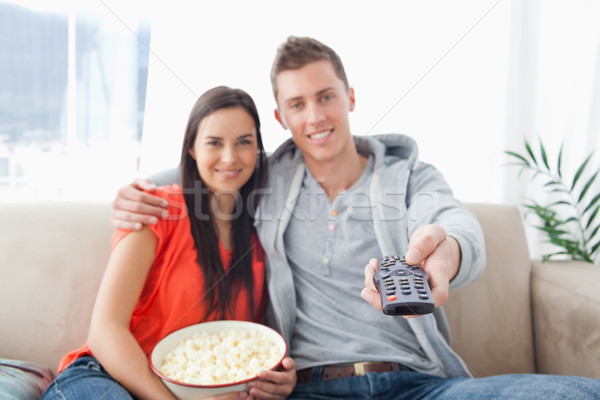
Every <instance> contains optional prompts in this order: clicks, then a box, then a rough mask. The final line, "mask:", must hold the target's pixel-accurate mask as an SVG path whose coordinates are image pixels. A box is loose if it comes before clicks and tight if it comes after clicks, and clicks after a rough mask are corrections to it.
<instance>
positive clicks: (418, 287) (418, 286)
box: [415, 283, 425, 289]
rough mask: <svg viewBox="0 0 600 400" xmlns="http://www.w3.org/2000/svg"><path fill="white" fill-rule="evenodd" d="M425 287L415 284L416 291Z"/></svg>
mask: <svg viewBox="0 0 600 400" xmlns="http://www.w3.org/2000/svg"><path fill="white" fill-rule="evenodd" d="M424 287H425V286H423V285H421V284H420V283H415V289H423V288H424Z"/></svg>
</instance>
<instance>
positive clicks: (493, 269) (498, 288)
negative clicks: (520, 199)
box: [444, 204, 535, 376]
mask: <svg viewBox="0 0 600 400" xmlns="http://www.w3.org/2000/svg"><path fill="white" fill-rule="evenodd" d="M467 207H468V208H469V209H470V210H471V211H473V212H474V213H475V215H476V216H477V218H478V219H479V222H480V223H481V226H482V229H483V234H484V237H485V244H486V258H487V264H486V269H485V271H484V273H483V274H482V276H481V277H480V278H479V279H478V280H477V281H475V282H473V283H471V284H469V285H467V286H466V287H464V288H461V289H457V290H454V291H452V292H451V293H450V295H449V298H448V303H447V304H446V305H445V306H444V308H445V310H446V314H447V316H448V321H449V323H450V328H451V330H452V347H453V348H454V349H455V350H456V351H457V352H458V354H460V355H461V356H462V357H463V359H464V360H465V362H466V364H467V365H468V366H469V368H470V369H471V371H472V372H473V374H474V375H475V376H488V375H495V374H503V373H514V372H520V373H532V372H535V356H534V345H533V333H532V316H531V291H530V273H531V262H530V258H529V249H528V247H527V240H526V237H525V230H524V227H523V223H522V220H521V215H520V214H519V211H518V210H517V208H516V207H514V206H506V205H495V204H467Z"/></svg>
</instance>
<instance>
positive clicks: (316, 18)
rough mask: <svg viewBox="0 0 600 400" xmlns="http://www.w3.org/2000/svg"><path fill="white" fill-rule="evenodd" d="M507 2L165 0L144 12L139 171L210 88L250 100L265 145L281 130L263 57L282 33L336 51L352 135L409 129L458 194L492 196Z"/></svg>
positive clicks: (164, 161)
mask: <svg viewBox="0 0 600 400" xmlns="http://www.w3.org/2000/svg"><path fill="white" fill-rule="evenodd" d="M510 4H511V3H510V2H509V1H504V2H498V1H497V0H494V1H489V0H488V1H481V0H477V1H474V0H462V1H452V2H447V1H428V2H413V1H400V2H398V1H376V2H369V3H367V2H362V1H361V2H358V1H350V2H348V1H339V0H338V1H314V0H309V1H303V2H301V3H297V2H294V3H292V2H281V1H262V2H245V1H224V2H211V3H210V4H209V3H198V4H197V5H195V6H192V5H190V4H188V3H183V2H181V3H179V2H175V5H173V4H171V2H169V6H168V8H157V9H154V10H153V11H154V19H153V26H152V42H151V50H152V56H151V57H152V58H151V61H150V71H149V86H148V95H147V104H146V118H145V122H144V123H145V125H144V139H143V148H144V150H143V154H142V169H143V170H142V174H145V173H150V172H153V171H156V170H161V169H165V168H169V167H173V166H175V165H176V164H177V162H178V159H179V151H180V145H181V138H182V135H183V130H184V127H185V123H186V121H187V116H188V113H189V110H190V109H191V106H192V105H193V103H194V102H195V100H196V99H197V97H198V96H199V95H200V94H201V93H202V92H203V91H205V90H206V89H208V88H210V87H212V86H215V85H219V84H226V85H229V86H235V87H241V88H243V89H245V90H247V91H248V92H249V93H250V94H251V95H252V96H253V97H254V99H255V101H256V102H257V105H258V107H259V112H260V115H261V121H262V124H263V135H264V138H265V145H266V147H267V149H268V150H269V151H272V150H274V149H275V148H276V147H277V146H278V145H279V144H280V143H281V142H282V141H283V140H284V139H286V138H287V137H288V136H289V133H288V132H286V131H283V130H282V129H281V127H280V126H279V125H278V124H277V123H276V121H275V119H274V118H273V109H274V107H275V103H274V100H273V97H272V94H271V86H270V82H269V71H270V67H271V62H272V60H273V57H274V55H275V50H276V48H277V46H278V45H279V44H280V43H281V42H283V41H284V40H285V38H286V37H287V36H288V35H292V34H293V35H299V36H303V35H307V36H313V37H315V38H317V39H318V40H320V41H322V42H324V43H326V44H328V45H329V46H331V47H332V48H333V49H334V50H336V51H337V52H338V54H340V56H341V57H342V60H343V62H344V65H345V68H346V72H347V75H348V78H349V81H350V84H351V85H352V86H353V87H354V89H355V92H356V97H357V107H356V110H355V111H354V113H353V114H352V115H351V121H352V126H353V133H354V134H361V135H362V134H375V133H387V132H400V133H406V134H409V135H411V136H413V137H415V138H416V139H417V141H418V142H419V144H420V151H421V155H422V158H423V159H424V160H425V161H429V162H432V163H434V164H435V165H436V166H438V168H440V169H441V170H442V171H443V172H444V174H445V176H446V177H447V179H448V180H449V181H450V183H451V185H452V186H453V187H454V188H455V191H456V194H457V196H458V197H460V198H461V199H464V200H468V201H492V200H493V199H495V198H498V196H499V193H500V190H501V189H500V188H499V187H498V185H496V184H494V183H493V182H494V181H499V180H500V178H498V177H497V175H499V174H501V172H502V171H500V167H499V165H500V163H501V157H502V154H501V152H502V150H503V148H502V135H503V129H504V119H505V115H506V113H505V108H504V104H505V95H506V79H507V74H508V72H507V69H508V43H509V29H510V26H509V22H510V21H509V16H510ZM474 165H477V167H476V168H474ZM490 178H492V179H490Z"/></svg>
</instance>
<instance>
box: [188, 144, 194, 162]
mask: <svg viewBox="0 0 600 400" xmlns="http://www.w3.org/2000/svg"><path fill="white" fill-rule="evenodd" d="M188 153H189V155H190V156H192V158H193V159H194V160H195V159H196V149H194V148H193V147H192V148H191V149H189V150H188Z"/></svg>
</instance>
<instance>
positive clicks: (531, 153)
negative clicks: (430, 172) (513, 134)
mask: <svg viewBox="0 0 600 400" xmlns="http://www.w3.org/2000/svg"><path fill="white" fill-rule="evenodd" d="M525 148H526V149H527V153H529V157H531V160H533V163H534V164H535V165H538V163H537V160H536V159H535V156H534V155H533V151H532V150H531V146H530V145H529V142H528V141H527V139H525Z"/></svg>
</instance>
